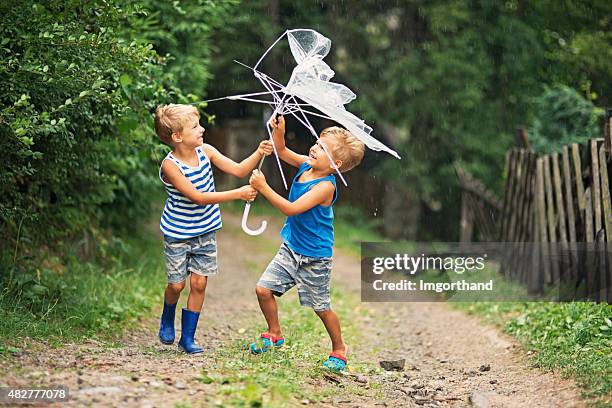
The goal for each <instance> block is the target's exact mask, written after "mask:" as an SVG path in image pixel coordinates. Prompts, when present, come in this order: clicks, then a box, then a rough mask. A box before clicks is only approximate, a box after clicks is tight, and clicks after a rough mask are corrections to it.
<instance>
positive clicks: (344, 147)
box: [249, 116, 365, 371]
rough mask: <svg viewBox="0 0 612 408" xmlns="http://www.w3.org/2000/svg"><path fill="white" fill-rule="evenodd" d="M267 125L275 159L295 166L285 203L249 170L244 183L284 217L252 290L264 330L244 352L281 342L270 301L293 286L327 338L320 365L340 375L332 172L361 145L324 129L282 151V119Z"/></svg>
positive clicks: (345, 166) (350, 163)
mask: <svg viewBox="0 0 612 408" xmlns="http://www.w3.org/2000/svg"><path fill="white" fill-rule="evenodd" d="M271 125H272V127H273V128H274V135H273V137H274V144H275V146H276V152H277V154H278V156H279V157H280V158H281V159H282V160H283V161H285V162H286V163H288V164H290V165H292V166H295V167H297V168H298V173H297V175H296V176H295V178H294V179H293V184H292V185H291V190H290V191H289V200H286V199H285V198H283V197H282V196H280V195H279V194H277V193H276V192H275V191H274V190H272V189H271V188H270V186H269V185H268V184H267V183H266V179H265V176H264V175H263V173H261V172H260V171H258V170H255V171H253V175H252V176H251V179H250V181H249V182H250V183H251V185H252V186H253V187H255V189H257V191H259V192H260V193H261V194H262V195H263V196H264V197H265V198H266V199H267V200H268V201H269V202H270V204H272V205H273V206H275V207H276V208H278V209H279V210H280V211H281V212H282V213H284V214H285V215H287V216H288V217H287V221H286V222H285V225H284V226H283V229H282V230H281V237H282V238H283V243H282V245H281V247H280V249H279V251H278V253H277V254H276V256H275V257H274V259H272V261H271V262H270V264H269V265H268V268H267V269H266V270H265V272H264V273H263V274H262V275H261V277H260V278H259V281H258V282H257V287H256V289H255V292H256V293H257V299H258V301H259V306H260V308H261V311H262V312H263V314H264V317H265V318H266V322H267V324H268V330H267V332H265V333H262V334H261V340H260V341H259V342H257V343H251V344H250V346H249V348H250V350H251V352H252V353H255V354H257V353H264V352H266V351H268V350H269V349H270V348H271V347H279V346H281V345H282V344H283V343H284V341H285V339H284V337H283V335H282V332H281V326H280V323H279V320H278V309H277V304H276V300H275V298H274V297H275V296H281V295H282V294H283V293H285V292H286V291H288V290H289V289H291V288H292V287H293V286H297V290H298V295H299V298H300V304H301V305H302V306H307V307H311V308H312V309H313V310H314V311H315V313H316V314H317V315H318V316H319V318H320V319H321V320H322V321H323V324H324V325H325V329H326V330H327V333H328V334H329V337H330V339H331V343H332V351H331V353H330V355H329V357H328V359H327V361H325V363H323V365H324V366H325V367H327V368H329V369H331V370H333V371H342V370H344V368H345V367H346V357H347V354H348V347H347V345H346V344H345V343H344V341H343V339H342V334H341V330H340V321H339V320H338V316H337V315H336V313H335V312H334V311H333V310H331V305H330V295H329V292H330V281H331V269H332V247H333V244H334V224H333V222H334V212H333V210H332V205H333V204H334V202H335V201H336V198H337V195H338V193H337V189H336V180H335V178H334V173H335V172H336V169H338V170H339V171H341V172H342V173H344V172H346V171H349V170H351V169H352V168H354V167H355V166H357V165H358V164H359V163H360V162H361V160H362V159H363V154H364V151H365V146H364V144H363V143H361V142H360V141H359V140H358V139H357V138H356V137H354V136H353V135H352V134H351V133H350V132H349V131H347V130H345V129H342V128H339V127H330V128H327V129H324V130H323V131H322V132H321V136H320V137H319V140H318V141H317V143H316V144H315V145H314V146H312V147H311V148H310V151H309V155H308V156H305V155H301V154H297V153H295V152H293V151H292V150H290V149H288V148H286V147H285V121H284V119H283V117H282V116H280V117H278V119H276V120H275V121H273V122H272V123H271ZM326 152H327V154H326ZM328 154H329V156H331V158H332V159H333V164H332V161H330V159H329V157H328ZM334 165H335V166H334Z"/></svg>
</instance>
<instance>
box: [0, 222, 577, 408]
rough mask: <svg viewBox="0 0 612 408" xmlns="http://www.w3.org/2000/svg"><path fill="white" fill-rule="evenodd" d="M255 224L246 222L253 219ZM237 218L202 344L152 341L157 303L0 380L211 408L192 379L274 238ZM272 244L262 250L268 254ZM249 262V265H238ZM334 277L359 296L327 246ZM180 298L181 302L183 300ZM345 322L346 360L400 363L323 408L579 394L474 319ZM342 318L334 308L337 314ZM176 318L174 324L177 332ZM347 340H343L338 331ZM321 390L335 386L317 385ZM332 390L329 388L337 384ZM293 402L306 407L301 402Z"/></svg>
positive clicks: (350, 267) (212, 284)
mask: <svg viewBox="0 0 612 408" xmlns="http://www.w3.org/2000/svg"><path fill="white" fill-rule="evenodd" d="M253 222H254V224H253V225H256V223H257V220H253ZM238 223H239V221H238V218H237V217H236V216H232V215H231V214H227V213H225V214H224V225H225V227H224V230H223V231H222V232H221V233H220V234H219V240H218V242H219V259H220V270H221V276H219V278H217V279H211V280H210V281H209V287H208V288H207V298H206V301H205V306H204V307H205V312H204V313H205V317H204V319H203V320H201V323H200V327H199V328H198V333H199V335H198V339H199V341H200V342H201V343H202V342H203V339H205V341H206V343H204V344H203V345H204V347H205V352H204V353H202V354H199V355H195V356H186V355H184V354H182V353H179V352H178V351H177V350H176V347H175V346H174V347H167V346H163V345H161V344H159V342H158V341H157V337H156V335H157V327H158V326H157V325H158V310H155V311H154V312H153V313H151V315H150V317H148V318H146V319H144V320H142V321H141V322H139V323H138V324H137V325H135V327H133V328H132V330H128V331H127V334H126V336H125V338H124V339H123V341H122V342H121V343H120V344H118V345H117V344H115V345H108V344H102V343H98V342H90V343H86V344H79V345H66V346H65V347H62V348H61V349H48V348H46V347H44V345H42V344H39V345H37V346H35V347H34V348H33V350H29V351H24V352H22V353H21V354H19V355H17V356H16V357H14V358H12V359H10V360H8V364H5V365H3V367H2V368H1V369H0V375H1V376H2V379H1V380H0V385H2V386H12V387H18V386H21V387H27V386H28V385H30V386H31V385H32V384H37V385H39V386H40V385H45V384H65V385H67V386H68V387H69V388H70V393H71V400H70V401H69V402H68V403H63V404H56V405H57V406H71V407H81V406H134V407H172V406H175V405H177V404H184V403H188V404H189V406H211V405H215V404H216V403H218V402H219V401H217V397H216V396H215V391H216V387H217V385H216V384H214V383H212V384H203V383H201V382H200V381H198V376H199V375H200V372H201V370H202V369H203V368H204V369H205V368H206V367H211V366H214V365H215V361H214V353H213V352H214V350H216V349H218V348H219V347H222V346H224V345H226V344H227V343H228V342H229V341H233V340H236V339H240V338H241V337H243V336H244V334H243V333H244V329H243V327H249V326H252V322H253V320H254V319H257V321H259V320H261V317H260V315H259V311H258V307H257V302H256V299H255V297H254V294H253V289H254V285H255V282H256V280H257V278H258V275H257V274H254V273H253V272H249V269H250V270H253V269H254V268H253V267H255V269H257V270H261V268H263V267H265V265H266V264H267V262H268V261H269V260H270V258H271V257H272V256H273V254H274V253H273V252H271V248H274V247H275V246H276V245H277V244H278V243H279V242H280V241H279V238H278V227H279V226H278V225H271V226H270V227H269V228H268V231H267V232H266V233H265V234H264V235H263V236H262V237H259V238H249V237H246V236H245V235H243V234H242V233H240V232H239V227H238ZM272 251H273V250H272ZM248 266H250V268H249V267H248ZM333 273H334V275H333V279H334V285H336V287H338V288H341V290H345V291H348V293H350V294H351V296H358V294H359V284H360V277H359V261H358V259H356V258H355V257H353V256H350V255H346V254H343V253H336V254H334V272H333ZM183 301H184V300H183ZM362 308H363V309H365V310H367V313H362V314H359V316H360V317H357V319H359V321H357V322H355V324H357V325H358V327H360V328H362V330H360V331H361V333H362V334H363V338H361V339H354V341H353V343H354V344H358V345H359V347H353V348H352V350H351V356H350V361H349V362H350V363H351V362H353V363H356V364H358V362H360V361H366V362H370V363H373V364H377V362H378V361H379V360H381V359H405V360H406V368H405V370H404V371H402V372H382V373H373V374H367V375H359V376H350V375H349V376H346V377H345V378H346V380H343V381H353V382H357V383H359V384H362V385H363V387H364V389H365V390H366V391H365V392H364V396H361V397H355V398H351V397H350V396H349V397H348V398H347V397H346V395H344V396H341V397H339V398H335V399H333V398H332V399H330V400H329V401H326V402H325V403H322V404H320V405H327V406H345V407H348V406H360V407H361V406H394V407H395V406H397V407H400V406H401V407H405V406H408V407H410V406H446V407H463V406H469V405H473V406H478V407H488V406H490V407H580V406H583V405H584V404H583V402H582V401H581V399H580V398H579V397H578V395H579V390H578V389H577V388H576V387H575V386H574V385H573V383H572V382H571V381H568V380H563V379H561V378H560V377H559V376H558V375H556V374H553V373H543V372H541V371H538V370H535V369H531V368H529V366H528V360H527V358H526V357H525V355H524V354H525V353H524V352H522V351H520V350H519V349H518V348H517V347H516V346H515V344H514V343H513V341H511V340H510V339H509V338H507V337H505V336H503V335H501V334H499V332H498V331H497V330H496V329H494V328H492V327H488V326H486V325H483V324H482V323H481V322H479V321H478V320H476V319H475V318H472V317H468V316H466V315H465V314H463V313H461V312H459V311H455V310H452V309H450V308H449V307H448V306H447V305H445V304H441V303H368V304H363V305H362ZM341 317H342V316H341ZM178 327H180V325H178V324H177V328H178ZM347 341H351V339H347ZM321 384H324V385H326V386H330V387H333V386H338V385H337V384H335V383H333V382H322V383H321ZM340 386H341V385H340ZM295 403H296V404H300V403H304V404H305V403H307V402H306V401H303V402H299V401H296V402H295Z"/></svg>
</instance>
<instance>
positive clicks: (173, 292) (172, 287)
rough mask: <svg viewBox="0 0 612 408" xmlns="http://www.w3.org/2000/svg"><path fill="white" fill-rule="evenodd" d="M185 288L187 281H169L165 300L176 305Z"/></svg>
mask: <svg viewBox="0 0 612 408" xmlns="http://www.w3.org/2000/svg"><path fill="white" fill-rule="evenodd" d="M184 288H185V282H179V283H168V286H166V290H165V291H164V300H165V301H166V303H168V304H169V305H175V304H176V302H178V300H179V297H180V296H181V292H182V291H183V289H184Z"/></svg>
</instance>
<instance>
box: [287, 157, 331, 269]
mask: <svg viewBox="0 0 612 408" xmlns="http://www.w3.org/2000/svg"><path fill="white" fill-rule="evenodd" d="M310 168H311V166H309V165H308V164H306V163H302V165H301V166H300V168H299V169H298V173H297V175H296V176H295V178H294V179H293V184H291V190H290V191H289V201H291V202H294V201H295V200H297V199H298V198H300V197H301V196H303V195H304V194H305V193H306V192H308V191H309V190H310V189H311V188H312V187H313V186H314V185H315V184H317V183H320V182H322V181H331V183H332V184H333V185H334V198H333V200H332V203H331V204H330V205H329V206H327V207H325V206H323V205H320V204H319V205H317V206H315V207H313V208H311V209H310V210H308V211H305V212H303V213H301V214H296V215H292V216H290V217H287V221H285V225H284V226H283V229H282V230H281V237H282V238H283V240H284V241H285V242H286V243H287V245H288V246H289V248H291V249H292V250H293V251H294V252H297V253H298V254H300V255H304V256H311V257H315V258H324V257H330V256H332V247H333V246H334V210H333V209H332V206H333V204H334V202H335V201H336V198H337V197H338V193H337V191H338V190H337V187H336V179H335V177H334V175H333V174H330V175H329V176H325V177H322V178H318V179H315V180H309V181H304V182H300V181H298V179H299V178H300V176H301V175H302V173H304V172H305V171H306V170H308V169H310Z"/></svg>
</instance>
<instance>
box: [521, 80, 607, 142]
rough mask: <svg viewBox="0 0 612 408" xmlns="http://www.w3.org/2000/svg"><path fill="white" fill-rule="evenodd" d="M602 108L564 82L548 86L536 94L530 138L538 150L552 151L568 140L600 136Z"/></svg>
mask: <svg viewBox="0 0 612 408" xmlns="http://www.w3.org/2000/svg"><path fill="white" fill-rule="evenodd" d="M603 114H604V112H603V109H601V108H598V107H596V106H595V105H593V103H592V102H591V101H589V100H587V99H585V98H583V97H582V95H580V94H579V93H578V92H576V90H574V89H572V88H570V87H567V86H565V85H556V86H553V87H547V88H546V89H545V90H544V92H543V93H542V95H540V96H538V97H537V98H535V118H534V119H533V124H532V126H531V128H530V130H529V140H530V141H531V143H532V146H533V148H534V150H535V151H537V152H539V153H551V152H555V151H559V150H560V149H561V147H563V146H564V145H567V144H569V143H583V142H586V141H587V140H588V139H591V138H596V137H601V136H602V132H601V130H600V128H599V124H600V122H601V119H602V117H603Z"/></svg>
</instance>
